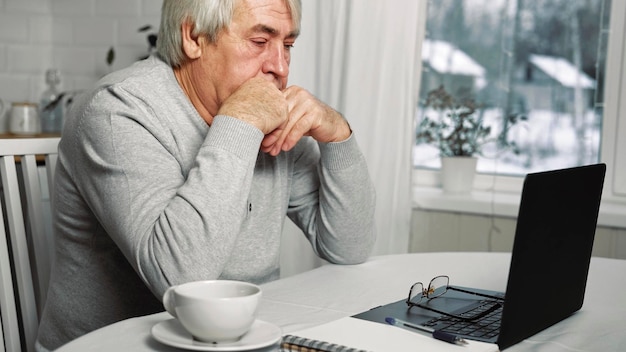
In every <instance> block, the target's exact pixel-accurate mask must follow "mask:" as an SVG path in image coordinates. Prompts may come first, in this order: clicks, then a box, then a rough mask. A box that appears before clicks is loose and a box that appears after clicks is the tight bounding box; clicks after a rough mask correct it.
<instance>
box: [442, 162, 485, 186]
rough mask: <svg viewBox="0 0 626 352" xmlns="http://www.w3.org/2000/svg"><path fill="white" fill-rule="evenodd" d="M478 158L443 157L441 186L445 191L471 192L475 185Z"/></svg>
mask: <svg viewBox="0 0 626 352" xmlns="http://www.w3.org/2000/svg"><path fill="white" fill-rule="evenodd" d="M477 162H478V159H477V158H474V157H467V156H451V157H442V158H441V186H442V188H443V191H444V192H445V193H456V194H460V193H470V192H471V190H472V188H473V187H474V175H475V174H476V163H477Z"/></svg>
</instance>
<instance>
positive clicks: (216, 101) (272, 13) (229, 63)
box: [192, 0, 297, 116]
mask: <svg viewBox="0 0 626 352" xmlns="http://www.w3.org/2000/svg"><path fill="white" fill-rule="evenodd" d="M296 37H297V33H296V30H295V28H294V26H293V22H292V19H291V13H290V12H289V11H288V9H287V7H286V6H285V4H284V2H283V0H238V1H236V2H235V11H234V13H233V20H232V23H231V25H230V27H228V28H226V29H224V30H223V31H222V32H221V33H220V35H219V36H218V38H217V40H216V42H215V43H207V42H206V41H204V42H203V44H202V45H203V52H202V56H201V57H200V58H199V60H197V61H196V62H195V63H194V64H193V66H194V69H193V75H194V76H195V77H194V78H192V79H193V80H194V89H196V90H197V93H198V94H199V97H200V99H201V100H203V105H204V106H205V107H206V108H207V110H208V111H209V113H210V114H211V115H212V116H215V114H216V113H217V110H218V109H219V107H220V106H221V105H222V103H223V102H224V101H225V100H226V99H227V98H228V97H229V96H230V95H231V94H232V93H233V92H234V91H235V90H236V89H237V88H238V87H239V86H240V85H241V84H242V83H244V82H245V81H247V80H249V79H250V78H253V77H263V78H265V79H267V80H269V81H272V82H273V83H274V84H275V85H276V87H277V88H278V89H281V90H282V89H284V88H286V86H287V77H288V75H289V62H290V49H291V46H292V45H293V44H294V42H295V40H296Z"/></svg>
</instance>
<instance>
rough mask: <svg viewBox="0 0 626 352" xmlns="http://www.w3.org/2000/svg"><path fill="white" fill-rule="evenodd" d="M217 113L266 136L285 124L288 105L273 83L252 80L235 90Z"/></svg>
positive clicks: (264, 80) (261, 79)
mask: <svg viewBox="0 0 626 352" xmlns="http://www.w3.org/2000/svg"><path fill="white" fill-rule="evenodd" d="M217 113H218V115H227V116H231V117H234V118H237V119H240V120H243V121H245V122H247V123H249V124H251V125H253V126H255V127H257V128H258V129H260V130H261V132H263V134H265V135H267V134H269V133H271V132H272V131H274V130H276V129H277V128H279V126H281V125H284V124H285V123H286V121H287V119H288V105H287V100H286V99H285V97H284V95H283V93H282V92H281V91H280V90H278V88H276V86H275V85H274V83H272V82H270V81H268V80H266V79H263V78H252V79H250V80H248V81H246V82H245V83H243V84H242V85H241V86H240V87H239V88H237V90H235V91H234V92H233V93H232V94H231V95H230V96H229V97H228V99H226V101H224V103H223V104H222V106H221V107H220V109H219V111H218V112H217Z"/></svg>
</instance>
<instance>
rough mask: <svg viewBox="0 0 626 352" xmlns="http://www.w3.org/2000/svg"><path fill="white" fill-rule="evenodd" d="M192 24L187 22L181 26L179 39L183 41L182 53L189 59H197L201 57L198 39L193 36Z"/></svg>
mask: <svg viewBox="0 0 626 352" xmlns="http://www.w3.org/2000/svg"><path fill="white" fill-rule="evenodd" d="M192 32H193V24H191V23H189V22H188V21H185V22H183V25H182V26H181V38H182V41H183V43H182V44H183V51H184V52H185V55H187V57H188V58H189V59H192V60H193V59H197V58H199V57H200V56H201V55H202V48H201V47H200V37H198V36H194V35H193V33H192Z"/></svg>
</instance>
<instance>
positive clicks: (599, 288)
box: [57, 253, 626, 352]
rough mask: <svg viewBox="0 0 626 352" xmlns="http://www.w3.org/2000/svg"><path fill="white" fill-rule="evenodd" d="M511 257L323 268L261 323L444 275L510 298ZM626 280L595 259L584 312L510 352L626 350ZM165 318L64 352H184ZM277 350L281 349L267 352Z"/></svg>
mask: <svg viewBox="0 0 626 352" xmlns="http://www.w3.org/2000/svg"><path fill="white" fill-rule="evenodd" d="M510 258H511V256H510V254H509V253H412V254H398V255H388V256H378V257H373V258H371V259H370V260H369V261H367V262H366V263H363V264H360V265H349V266H342V265H331V264H328V265H323V266H321V267H319V268H316V269H314V270H311V271H308V272H305V273H302V274H298V275H295V276H291V277H288V278H285V279H281V280H277V281H274V282H270V283H267V284H264V285H262V289H263V298H262V301H261V304H260V306H259V311H258V318H259V319H261V320H264V321H266V322H270V323H272V324H275V325H277V326H279V327H280V328H281V329H282V333H283V334H290V333H292V332H295V331H298V330H302V329H305V328H309V327H313V326H317V325H320V324H324V323H327V322H330V321H334V320H337V319H340V318H344V317H347V316H351V315H354V314H357V313H360V312H363V311H366V310H368V309H370V308H373V307H376V306H379V305H382V304H386V303H390V302H394V301H397V300H400V299H404V298H406V295H407V294H408V290H409V288H410V286H411V285H412V284H413V283H414V282H416V281H428V280H430V279H431V278H432V277H434V276H437V275H441V274H445V275H448V276H449V277H450V284H452V285H457V286H468V287H476V288H483V289H488V290H497V291H504V290H505V288H506V281H507V276H508V269H509V262H510ZM624 273H626V261H625V260H617V259H606V258H592V262H591V267H590V270H589V279H588V283H587V291H586V294H585V302H584V305H583V307H582V309H581V310H580V311H579V312H577V313H575V314H574V315H572V316H571V317H570V318H568V319H566V320H564V321H562V322H560V323H558V324H556V325H554V326H552V327H550V328H548V329H546V330H544V331H542V332H540V333H538V334H537V335H535V336H532V337H531V338H529V339H527V340H525V341H523V342H521V343H519V344H517V345H515V346H513V347H511V348H509V349H507V351H530V350H532V351H563V350H576V351H617V350H626V334H625V332H626V294H624V292H626V276H625V275H624ZM166 319H171V316H170V315H169V314H168V313H165V312H164V313H157V314H153V315H148V316H144V317H139V318H132V319H127V320H124V321H121V322H118V323H115V324H112V325H109V326H107V327H104V328H101V329H99V330H96V331H93V332H91V333H89V334H87V335H85V336H83V337H80V338H78V339H76V340H74V341H72V342H70V343H68V344H66V345H65V346H63V347H61V348H60V349H58V350H57V351H60V352H73V351H87V350H88V351H112V350H132V351H181V350H179V349H176V348H172V347H169V346H166V345H163V344H161V343H159V342H158V341H156V340H155V339H154V338H153V337H152V336H151V333H150V330H151V328H152V327H153V326H154V325H155V324H157V323H160V322H162V321H164V320H166ZM414 348H415V346H411V349H410V350H414ZM271 350H276V349H275V347H274V348H268V349H265V350H264V351H271Z"/></svg>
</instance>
